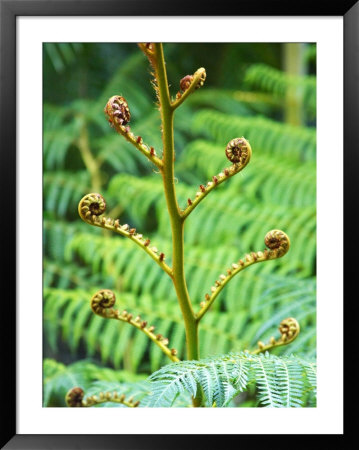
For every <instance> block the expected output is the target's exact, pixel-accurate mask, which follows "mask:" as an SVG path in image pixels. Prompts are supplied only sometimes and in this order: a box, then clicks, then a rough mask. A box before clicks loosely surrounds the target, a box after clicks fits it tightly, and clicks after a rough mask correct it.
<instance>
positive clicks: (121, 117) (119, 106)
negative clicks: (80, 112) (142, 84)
mask: <svg viewBox="0 0 359 450" xmlns="http://www.w3.org/2000/svg"><path fill="white" fill-rule="evenodd" d="M104 112H105V114H106V116H107V118H108V121H109V122H110V124H111V125H112V124H114V123H118V124H120V125H126V124H128V122H129V121H130V119H131V114H130V109H129V107H128V104H127V102H126V100H125V99H124V98H123V97H121V96H120V95H114V96H113V97H111V98H110V99H109V101H108V102H107V103H106V106H105V109H104Z"/></svg>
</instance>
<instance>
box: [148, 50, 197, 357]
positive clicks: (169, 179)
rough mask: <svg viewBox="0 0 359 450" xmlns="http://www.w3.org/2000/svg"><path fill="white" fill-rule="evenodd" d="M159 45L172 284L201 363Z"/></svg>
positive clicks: (190, 347) (192, 353)
mask: <svg viewBox="0 0 359 450" xmlns="http://www.w3.org/2000/svg"><path fill="white" fill-rule="evenodd" d="M154 45H155V64H154V65H155V70H156V82H157V86H158V97H159V103H160V113H161V120H162V141H163V168H162V169H161V173H162V177H163V183H164V188H165V189H164V191H165V195H166V202H167V208H168V212H169V216H170V221H171V230H172V245H173V253H172V254H173V266H172V270H173V273H172V280H173V284H174V287H175V289H176V293H177V297H178V301H179V304H180V307H181V311H182V314H183V318H184V323H185V330H186V343H187V358H188V359H199V350H198V322H197V320H196V317H195V314H194V311H193V309H192V305H191V301H190V298H189V295H188V290H187V285H186V279H185V273H184V252H183V228H184V219H183V218H182V217H181V215H180V209H179V207H178V203H177V197H176V191H175V185H174V137H173V108H172V106H171V100H170V95H169V90H168V82H167V73H166V68H165V63H164V56H163V49H162V45H161V44H154Z"/></svg>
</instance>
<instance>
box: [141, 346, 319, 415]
mask: <svg viewBox="0 0 359 450" xmlns="http://www.w3.org/2000/svg"><path fill="white" fill-rule="evenodd" d="M314 367H315V364H314V363H313V364H312V365H310V366H309V368H308V366H307V365H306V364H303V362H302V360H301V359H299V358H297V357H294V356H290V357H285V358H283V357H282V358H278V357H276V356H274V355H269V354H268V353H266V354H264V355H263V354H261V355H258V356H256V355H251V354H248V353H231V354H228V355H224V356H220V357H213V358H206V359H202V360H200V361H182V362H179V363H174V364H170V365H168V366H165V367H163V368H162V369H160V370H159V371H157V372H155V373H153V374H152V375H151V376H150V377H149V381H150V382H151V383H152V387H151V395H150V396H149V397H148V398H147V399H146V400H145V402H146V403H145V404H146V406H150V407H154V406H157V407H169V406H171V405H172V404H173V402H174V400H175V399H176V397H177V395H179V394H180V393H183V392H184V391H187V392H189V393H190V394H191V395H192V396H195V395H196V392H197V383H198V385H199V386H200V387H201V389H202V390H203V393H204V396H205V405H206V406H208V407H211V406H216V407H225V406H228V404H229V402H230V401H231V400H232V399H233V398H234V397H235V396H237V395H239V394H240V393H241V392H243V391H245V390H246V389H247V383H248V381H249V379H254V380H255V383H256V385H257V388H258V400H259V402H260V404H261V405H263V406H266V407H271V408H280V407H298V406H301V404H302V400H301V398H302V397H303V396H304V394H305V392H304V386H305V383H307V380H310V383H311V385H312V386H314V385H315V381H314V377H313V371H314Z"/></svg>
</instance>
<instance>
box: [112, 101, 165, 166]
mask: <svg viewBox="0 0 359 450" xmlns="http://www.w3.org/2000/svg"><path fill="white" fill-rule="evenodd" d="M104 112H105V114H106V117H107V120H108V122H109V124H110V125H111V127H112V128H114V129H115V130H116V131H117V133H119V134H121V135H122V136H123V137H124V138H125V139H126V140H127V141H128V142H130V143H131V144H132V145H133V146H134V147H136V148H137V149H138V150H139V151H140V152H141V153H143V154H144V155H145V156H146V157H147V158H148V159H149V160H150V161H151V162H153V163H154V164H155V165H156V166H157V167H159V168H161V167H162V166H163V163H162V160H161V159H160V158H158V157H157V155H156V152H155V150H154V148H153V147H149V146H148V145H146V144H144V143H143V140H142V137H141V136H135V135H134V134H133V133H131V130H130V127H129V126H127V124H128V123H129V122H130V119H131V114H130V109H129V107H128V104H127V101H126V100H125V99H124V97H122V96H121V95H114V96H112V97H111V98H110V99H109V100H108V102H107V103H106V106H105V108H104Z"/></svg>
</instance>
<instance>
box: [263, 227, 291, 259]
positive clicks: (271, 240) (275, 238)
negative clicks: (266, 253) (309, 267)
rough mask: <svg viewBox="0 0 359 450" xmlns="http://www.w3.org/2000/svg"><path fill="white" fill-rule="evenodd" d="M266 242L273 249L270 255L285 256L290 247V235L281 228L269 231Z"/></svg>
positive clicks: (275, 256)
mask: <svg viewBox="0 0 359 450" xmlns="http://www.w3.org/2000/svg"><path fill="white" fill-rule="evenodd" d="M264 243H265V245H266V246H267V247H268V248H269V249H270V250H271V251H270V255H271V256H272V257H274V258H280V257H281V256H284V255H285V254H286V253H287V251H288V250H289V247H290V240H289V237H288V236H287V235H286V234H285V233H284V232H283V231H281V230H272V231H269V232H268V233H267V234H266V237H265V239H264Z"/></svg>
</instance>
